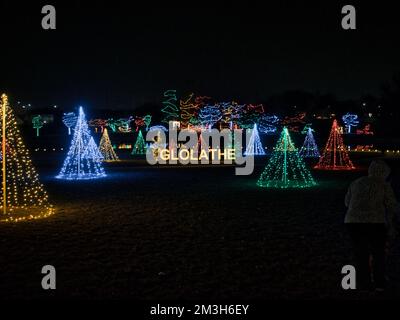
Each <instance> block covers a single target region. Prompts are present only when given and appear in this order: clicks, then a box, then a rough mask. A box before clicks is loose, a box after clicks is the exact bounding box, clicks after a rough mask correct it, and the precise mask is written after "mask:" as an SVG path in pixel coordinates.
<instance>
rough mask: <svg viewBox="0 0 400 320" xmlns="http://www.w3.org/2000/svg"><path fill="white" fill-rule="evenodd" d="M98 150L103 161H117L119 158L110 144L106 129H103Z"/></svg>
mask: <svg viewBox="0 0 400 320" xmlns="http://www.w3.org/2000/svg"><path fill="white" fill-rule="evenodd" d="M99 149H100V152H101V154H102V155H103V161H109V162H111V161H119V158H118V156H117V154H116V153H115V151H114V149H113V146H112V144H111V140H110V137H109V135H108V131H107V128H105V129H104V131H103V135H102V136H101V139H100V145H99Z"/></svg>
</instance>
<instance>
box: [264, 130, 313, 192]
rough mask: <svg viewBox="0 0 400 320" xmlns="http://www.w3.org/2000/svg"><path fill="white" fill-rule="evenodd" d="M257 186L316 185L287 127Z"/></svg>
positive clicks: (302, 186) (295, 186) (290, 186)
mask: <svg viewBox="0 0 400 320" xmlns="http://www.w3.org/2000/svg"><path fill="white" fill-rule="evenodd" d="M257 185H258V186H259V187H264V188H307V187H312V186H315V185H316V182H315V180H314V178H313V177H312V175H311V173H310V171H309V170H308V169H307V168H306V166H305V163H304V161H303V159H302V158H301V157H300V156H299V153H298V150H297V148H296V147H295V145H294V144H293V142H292V139H291V138H290V135H289V131H288V129H287V128H286V127H284V128H283V130H282V133H281V135H280V138H279V140H278V142H277V144H276V146H275V148H274V151H273V153H272V156H271V158H270V160H269V162H268V164H267V166H266V167H265V169H264V171H263V173H262V174H261V176H260V178H259V179H258V182H257Z"/></svg>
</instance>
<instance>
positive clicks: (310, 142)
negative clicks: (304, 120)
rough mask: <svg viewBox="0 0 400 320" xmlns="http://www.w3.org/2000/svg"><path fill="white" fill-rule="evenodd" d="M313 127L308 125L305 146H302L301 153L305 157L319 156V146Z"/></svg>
mask: <svg viewBox="0 0 400 320" xmlns="http://www.w3.org/2000/svg"><path fill="white" fill-rule="evenodd" d="M312 132H313V129H311V128H310V127H308V130H307V135H306V138H305V139H304V143H303V146H302V147H301V148H300V151H299V155H300V157H303V158H319V157H320V154H319V150H318V146H317V144H316V142H315V139H314V135H313V133H312Z"/></svg>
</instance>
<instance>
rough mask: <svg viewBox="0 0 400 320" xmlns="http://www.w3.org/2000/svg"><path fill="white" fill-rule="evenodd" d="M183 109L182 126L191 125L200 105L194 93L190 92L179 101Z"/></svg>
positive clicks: (184, 127) (181, 109)
mask: <svg viewBox="0 0 400 320" xmlns="http://www.w3.org/2000/svg"><path fill="white" fill-rule="evenodd" d="M179 104H180V111H181V128H182V129H186V128H188V127H189V122H190V120H191V119H192V118H193V117H194V116H195V115H196V112H197V110H198V108H199V105H198V104H197V103H196V101H195V99H194V93H191V94H189V95H188V96H187V97H186V98H183V99H181V100H180V102H179Z"/></svg>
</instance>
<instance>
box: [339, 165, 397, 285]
mask: <svg viewBox="0 0 400 320" xmlns="http://www.w3.org/2000/svg"><path fill="white" fill-rule="evenodd" d="M389 174H390V168H389V166H388V165H387V164H386V163H385V162H384V161H382V160H374V161H373V162H372V163H371V165H370V166H369V169H368V176H364V177H361V178H359V179H357V180H355V181H353V182H352V183H351V185H350V187H349V189H348V191H347V194H346V197H345V205H346V207H348V210H347V213H346V217H345V224H346V226H347V229H348V232H349V235H350V238H351V241H352V244H353V247H354V254H355V260H356V266H355V267H356V282H357V289H361V290H372V289H373V288H375V290H377V291H383V290H384V289H385V286H386V278H385V246H386V241H387V237H388V235H389V236H390V237H395V235H396V228H395V213H396V211H397V207H398V205H397V201H396V198H395V195H394V192H393V189H392V187H391V185H390V183H389V182H387V181H386V180H387V177H388V176H389ZM371 258H372V263H370V261H371Z"/></svg>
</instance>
